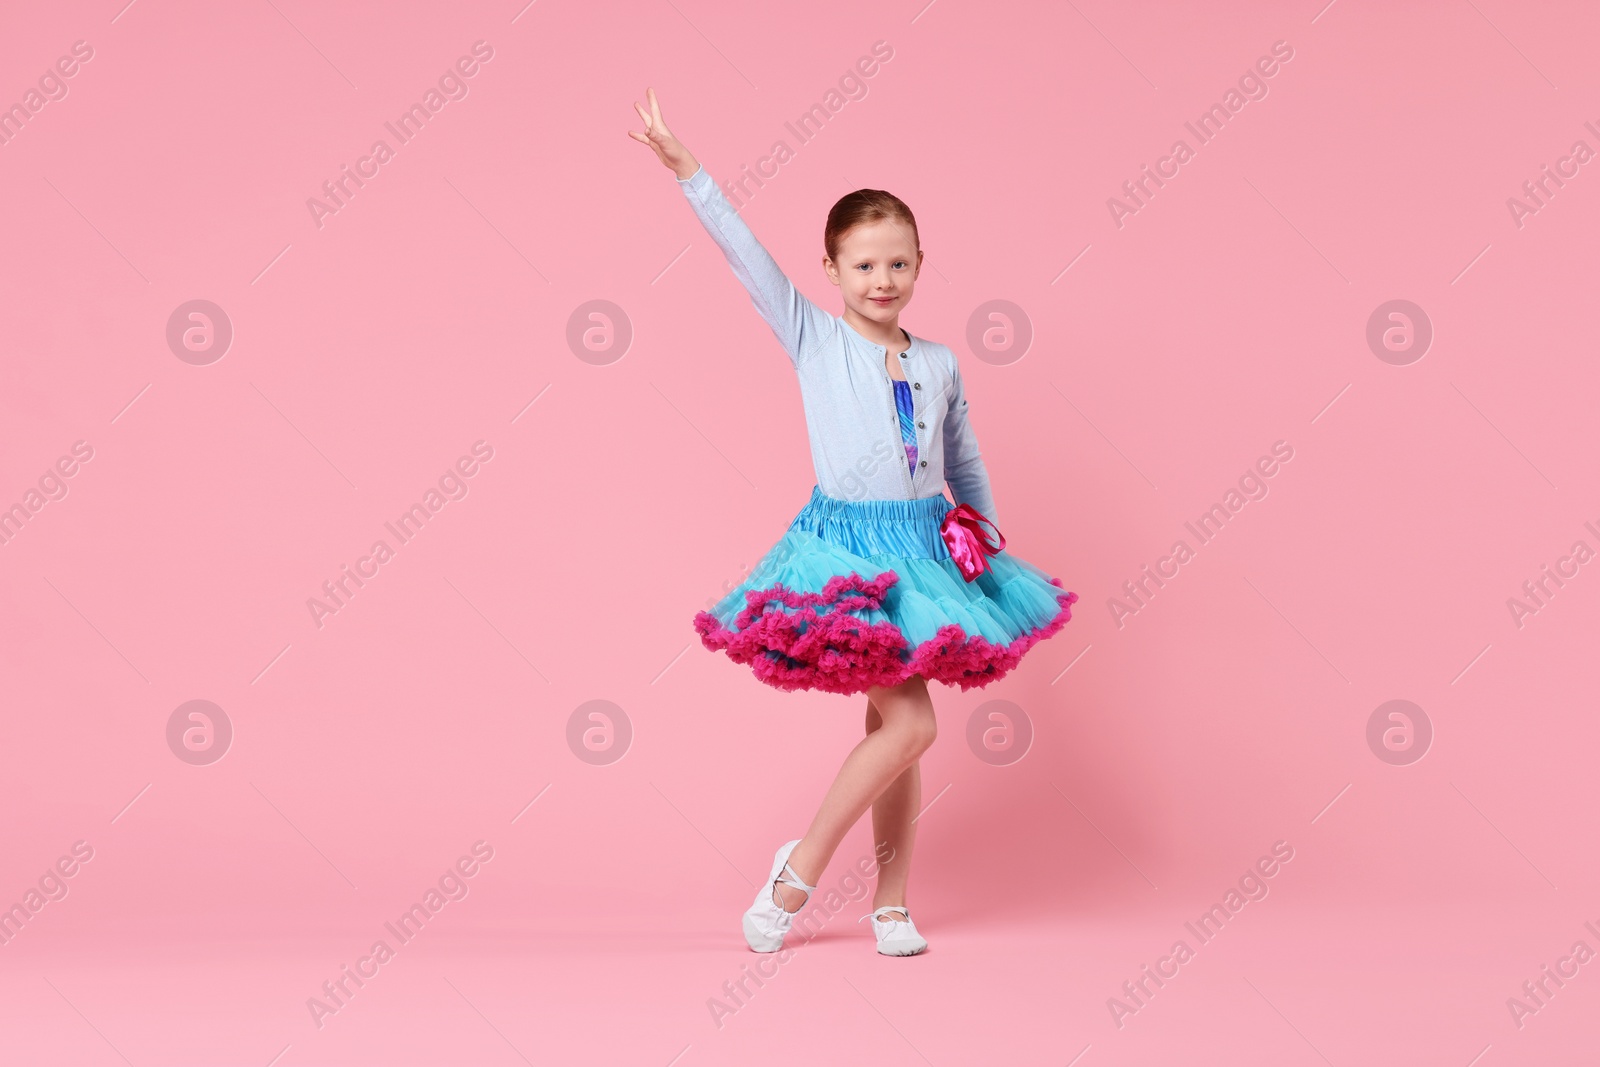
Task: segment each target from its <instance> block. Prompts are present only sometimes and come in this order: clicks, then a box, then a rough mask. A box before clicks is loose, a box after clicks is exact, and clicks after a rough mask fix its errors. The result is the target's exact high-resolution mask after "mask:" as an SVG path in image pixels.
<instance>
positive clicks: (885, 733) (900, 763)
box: [774, 674, 938, 911]
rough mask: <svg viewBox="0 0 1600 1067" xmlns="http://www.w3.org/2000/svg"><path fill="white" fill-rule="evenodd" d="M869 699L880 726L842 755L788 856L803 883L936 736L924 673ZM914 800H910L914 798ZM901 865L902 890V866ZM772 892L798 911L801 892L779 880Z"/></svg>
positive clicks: (811, 880) (872, 691)
mask: <svg viewBox="0 0 1600 1067" xmlns="http://www.w3.org/2000/svg"><path fill="white" fill-rule="evenodd" d="M867 699H868V700H870V701H871V702H872V706H873V708H875V709H876V710H877V713H878V718H879V721H880V722H881V723H882V725H881V726H879V727H878V728H877V729H876V730H873V731H872V732H871V733H869V734H867V736H866V737H864V738H863V739H862V740H861V742H860V743H859V744H857V745H856V747H855V748H853V749H851V751H850V755H848V756H846V757H845V761H844V766H842V767H841V768H839V774H838V777H836V778H835V779H834V781H833V785H832V786H830V787H829V789H828V793H827V795H826V796H825V797H823V798H822V806H821V807H820V808H818V809H817V814H816V817H815V818H814V819H812V820H811V827H810V829H808V830H807V831H806V836H805V837H803V838H801V840H800V843H799V844H798V845H796V846H795V847H794V852H792V853H791V854H790V856H789V865H790V866H791V867H793V868H794V869H795V873H796V874H798V875H799V876H800V879H801V880H802V881H804V882H805V883H806V884H807V885H817V884H818V882H817V879H818V878H820V877H821V875H822V872H823V871H824V870H826V869H827V867H828V861H829V860H831V859H832V858H833V853H834V851H835V850H836V849H837V848H838V847H839V842H841V841H843V840H844V835H845V834H846V833H848V832H849V830H850V828H851V827H852V826H854V825H855V824H856V820H857V819H859V818H861V816H862V815H863V814H864V813H865V812H866V810H867V809H868V808H869V807H871V806H872V804H873V801H875V800H877V799H878V797H879V796H880V795H882V793H883V792H884V790H886V789H888V788H889V787H890V786H891V785H893V784H894V783H895V781H896V780H898V779H899V778H900V776H901V775H903V774H905V773H906V771H907V770H908V769H910V768H912V766H913V765H914V764H915V763H916V762H917V759H918V757H920V756H921V755H922V754H923V753H924V752H926V751H927V750H928V746H929V745H932V744H933V741H934V738H935V737H936V736H937V735H938V727H937V725H936V724H935V722H934V716H933V701H932V699H930V698H929V696H928V685H927V682H926V681H924V680H923V677H922V675H920V674H917V675H913V676H912V677H911V678H910V679H908V680H907V681H904V682H902V683H900V684H899V685H896V686H877V685H875V686H872V687H870V688H869V689H868V690H867ZM918 788H920V786H919V787H918ZM912 799H913V801H914V800H915V797H913V798H912ZM898 807H899V806H898V805H897V806H896V808H895V810H898ZM914 813H915V812H914V811H913V814H914ZM907 818H908V819H909V816H907ZM873 833H874V836H876V835H877V833H878V828H877V817H876V814H875V815H874V820H873ZM896 847H898V845H897V846H896ZM909 860H910V856H909V854H907V855H906V856H905V857H904V858H903V859H902V858H901V857H899V856H896V857H895V860H894V862H899V863H901V864H904V863H906V862H909ZM891 866H893V862H892V863H891ZM887 869H888V868H885V870H887ZM901 870H902V875H901V883H900V885H901V891H902V892H903V891H904V875H903V871H904V867H903V866H902V868H901ZM882 878H883V875H882V874H880V875H879V879H880V881H879V889H878V892H879V895H882V894H883V882H882ZM774 894H775V895H774V899H775V900H777V901H778V902H779V904H780V905H781V906H782V907H783V909H784V910H785V911H797V910H798V909H799V908H800V906H801V904H803V903H805V900H806V894H805V893H804V892H802V891H801V890H798V889H795V888H794V887H792V886H789V885H787V884H784V883H782V882H780V883H778V884H777V886H776V887H775V890H774ZM895 903H899V901H896V902H895Z"/></svg>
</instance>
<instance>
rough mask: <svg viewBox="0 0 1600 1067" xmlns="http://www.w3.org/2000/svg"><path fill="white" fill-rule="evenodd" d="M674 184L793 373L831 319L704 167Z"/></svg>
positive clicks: (825, 334)
mask: <svg viewBox="0 0 1600 1067" xmlns="http://www.w3.org/2000/svg"><path fill="white" fill-rule="evenodd" d="M678 184H679V185H680V186H681V187H682V188H683V195H684V196H685V197H686V198H688V201H689V206H690V207H692V208H693V209H694V213H695V216H696V217H697V218H699V219H700V222H701V224H702V225H704V226H705V228H706V232H707V233H709V234H710V235H711V239H712V240H713V241H715V242H716V244H717V247H718V248H720V249H722V254H723V255H724V256H726V257H727V260H728V265H729V266H730V267H732V268H733V273H734V276H735V277H736V278H738V279H739V281H740V282H741V283H742V284H743V285H744V287H745V289H746V291H748V292H749V294H750V301H751V303H753V304H755V306H756V311H758V312H759V313H760V314H761V317H762V318H763V319H765V320H766V323H767V325H768V326H770V327H772V332H773V333H774V334H775V335H776V336H777V338H778V343H779V344H781V345H782V346H783V350H784V351H785V352H786V353H788V355H789V361H790V362H791V363H793V364H794V365H795V366H796V367H799V366H800V364H801V363H803V362H805V360H806V359H808V358H809V357H810V356H811V355H812V354H814V353H815V352H816V350H817V347H818V346H819V345H820V344H821V343H822V340H823V338H825V337H826V336H827V335H828V333H829V332H830V331H831V330H832V329H833V316H832V315H831V314H830V313H828V312H827V311H826V310H824V309H823V308H821V307H818V306H817V305H816V304H814V303H813V302H812V301H810V300H809V299H807V298H806V296H805V294H804V293H802V292H800V290H798V289H796V288H795V287H794V284H793V283H792V282H790V281H789V279H788V277H787V276H786V275H785V274H784V273H783V270H782V269H781V268H780V267H779V266H778V264H777V261H776V260H774V259H773V258H772V256H771V255H770V254H769V253H768V252H767V250H766V249H765V248H764V247H762V244H761V242H760V241H758V240H757V239H756V235H755V234H754V233H752V232H751V231H750V227H749V226H747V225H745V221H744V219H742V218H740V217H739V213H738V212H737V211H735V210H734V209H733V205H732V204H730V203H729V202H728V198H727V197H726V196H725V195H724V194H723V192H722V189H721V188H720V187H719V186H718V185H717V183H716V182H715V181H713V180H712V178H711V175H710V174H709V173H707V171H706V168H705V166H704V165H702V166H701V167H700V169H698V170H696V171H695V172H694V173H693V174H691V175H690V176H689V177H687V178H680V179H678Z"/></svg>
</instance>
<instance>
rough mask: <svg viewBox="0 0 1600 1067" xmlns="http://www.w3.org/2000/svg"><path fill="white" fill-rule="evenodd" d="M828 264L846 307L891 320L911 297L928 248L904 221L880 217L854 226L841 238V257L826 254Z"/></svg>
mask: <svg viewBox="0 0 1600 1067" xmlns="http://www.w3.org/2000/svg"><path fill="white" fill-rule="evenodd" d="M822 266H823V269H824V270H826V271H827V272H828V278H829V279H830V280H831V281H832V282H833V284H834V285H837V286H838V287H839V291H840V293H841V294H843V296H844V304H845V307H847V308H849V309H850V310H852V311H854V312H855V313H856V314H857V315H860V316H861V317H862V318H865V319H870V320H872V321H873V322H881V323H885V324H888V323H892V322H894V321H895V320H896V319H897V318H898V316H899V314H900V311H901V309H903V308H904V307H905V306H906V305H907V304H909V303H910V302H911V293H912V290H913V289H915V288H916V284H917V273H918V272H919V271H921V270H922V252H921V251H919V250H918V248H917V245H916V241H915V240H913V239H912V234H911V228H910V227H909V226H907V225H906V224H905V223H904V222H901V221H900V220H899V219H878V220H877V221H875V222H865V223H862V224H860V225H858V226H854V227H852V228H851V229H850V230H848V231H847V232H846V233H845V235H844V236H843V237H842V238H840V239H839V258H838V259H837V260H831V259H828V258H827V257H826V256H824V257H823V260H822Z"/></svg>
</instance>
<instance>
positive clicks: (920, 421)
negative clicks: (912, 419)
mask: <svg viewBox="0 0 1600 1067" xmlns="http://www.w3.org/2000/svg"><path fill="white" fill-rule="evenodd" d="M923 425H924V423H923V421H922V420H921V419H918V420H917V427H918V428H919V429H920V428H921V427H922V426H923Z"/></svg>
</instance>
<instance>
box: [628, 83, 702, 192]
mask: <svg viewBox="0 0 1600 1067" xmlns="http://www.w3.org/2000/svg"><path fill="white" fill-rule="evenodd" d="M645 93H646V94H647V95H648V96H649V97H650V110H649V111H645V109H644V108H642V107H640V106H639V102H638V101H637V100H635V101H634V102H633V108H634V110H635V111H637V112H639V117H640V118H641V119H643V120H644V132H643V133H635V132H634V131H632V130H629V131H628V136H629V137H632V138H633V139H634V140H635V141H641V142H643V143H644V144H647V145H649V146H650V147H651V148H653V149H655V153H656V158H657V159H659V160H661V162H662V163H664V164H666V165H667V167H668V168H669V169H671V171H672V172H673V173H674V174H676V175H677V176H678V179H679V180H680V181H682V180H685V179H687V178H690V177H693V176H694V172H695V171H697V170H699V169H700V164H699V163H697V162H695V158H694V156H692V155H690V154H689V150H688V149H687V148H685V147H683V142H682V141H680V140H678V139H677V138H676V137H674V136H673V135H672V131H671V130H669V129H667V124H666V123H665V122H663V121H662V119H661V102H660V101H658V100H657V99H656V91H655V90H654V89H650V88H646V89H645Z"/></svg>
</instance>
